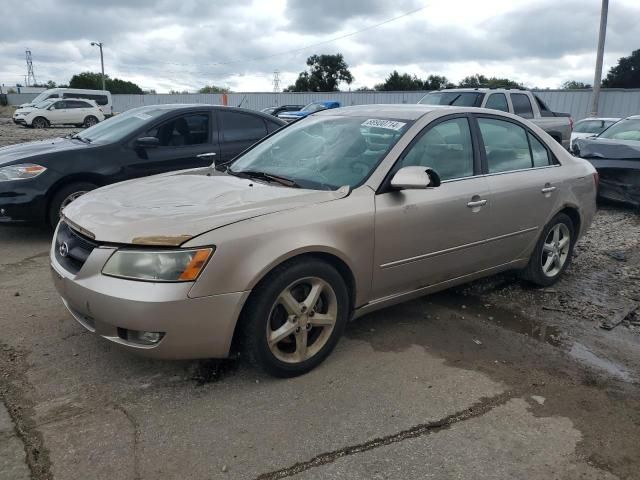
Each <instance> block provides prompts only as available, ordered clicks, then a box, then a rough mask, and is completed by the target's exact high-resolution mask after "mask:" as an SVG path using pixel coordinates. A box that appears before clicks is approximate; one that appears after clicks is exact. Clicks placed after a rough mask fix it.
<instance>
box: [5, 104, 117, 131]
mask: <svg viewBox="0 0 640 480" xmlns="http://www.w3.org/2000/svg"><path fill="white" fill-rule="evenodd" d="M104 118H105V117H104V114H103V113H102V111H101V110H100V109H99V108H98V105H96V103H95V102H94V101H93V100H79V99H69V100H54V99H51V100H45V101H44V102H40V103H38V104H36V105H35V106H33V107H24V108H19V109H18V110H16V111H15V112H14V114H13V123H16V124H18V125H24V126H25V127H33V128H47V127H50V126H51V125H76V126H79V127H83V126H84V127H92V126H94V125H95V124H96V123H98V122H101V121H103V120H104Z"/></svg>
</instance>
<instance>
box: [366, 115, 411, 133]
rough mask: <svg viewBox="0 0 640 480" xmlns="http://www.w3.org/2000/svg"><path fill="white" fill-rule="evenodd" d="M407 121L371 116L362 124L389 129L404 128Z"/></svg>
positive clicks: (397, 129) (398, 129)
mask: <svg viewBox="0 0 640 480" xmlns="http://www.w3.org/2000/svg"><path fill="white" fill-rule="evenodd" d="M405 125H406V123H403V122H396V121H395V120H380V119H376V118H370V119H369V120H367V121H366V122H364V123H363V124H362V126H363V127H378V128H388V129H389V130H396V131H400V130H402V127H404V126H405Z"/></svg>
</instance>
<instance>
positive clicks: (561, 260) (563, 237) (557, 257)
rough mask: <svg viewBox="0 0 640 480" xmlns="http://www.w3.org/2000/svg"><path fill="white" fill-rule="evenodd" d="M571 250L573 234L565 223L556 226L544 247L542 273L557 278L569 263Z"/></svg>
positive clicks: (550, 231)
mask: <svg viewBox="0 0 640 480" xmlns="http://www.w3.org/2000/svg"><path fill="white" fill-rule="evenodd" d="M570 248H571V233H570V232H569V228H568V227H567V226H566V225H565V224H564V223H557V224H556V225H554V226H553V227H552V228H551V230H549V233H548V235H547V238H546V239H545V241H544V244H543V246H542V256H541V262H542V273H544V275H545V276H547V277H555V276H556V275H558V273H560V271H561V270H562V267H564V265H565V263H567V258H569V250H570Z"/></svg>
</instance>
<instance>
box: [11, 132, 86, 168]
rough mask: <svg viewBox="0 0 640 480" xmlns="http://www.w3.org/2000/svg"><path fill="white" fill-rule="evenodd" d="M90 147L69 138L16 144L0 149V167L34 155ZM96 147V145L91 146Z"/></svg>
mask: <svg viewBox="0 0 640 480" xmlns="http://www.w3.org/2000/svg"><path fill="white" fill-rule="evenodd" d="M91 146H92V145H90V144H86V143H82V142H81V141H79V140H71V139H70V138H52V139H48V140H38V141H35V142H27V143H17V144H15V145H8V146H6V147H0V166H2V165H8V164H11V163H15V162H16V161H17V160H28V159H29V158H30V157H35V156H36V155H50V154H52V153H57V152H63V151H66V152H68V151H70V150H78V149H84V148H89V147H91ZM93 146H96V145H93Z"/></svg>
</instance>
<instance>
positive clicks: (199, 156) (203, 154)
mask: <svg viewBox="0 0 640 480" xmlns="http://www.w3.org/2000/svg"><path fill="white" fill-rule="evenodd" d="M216 155H217V153H216V152H207V153H201V154H200V155H196V157H198V158H209V157H215V156H216Z"/></svg>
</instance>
